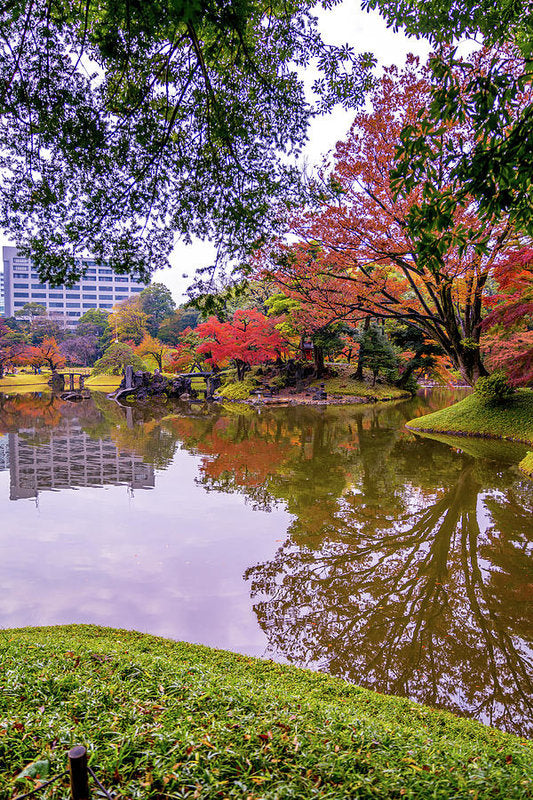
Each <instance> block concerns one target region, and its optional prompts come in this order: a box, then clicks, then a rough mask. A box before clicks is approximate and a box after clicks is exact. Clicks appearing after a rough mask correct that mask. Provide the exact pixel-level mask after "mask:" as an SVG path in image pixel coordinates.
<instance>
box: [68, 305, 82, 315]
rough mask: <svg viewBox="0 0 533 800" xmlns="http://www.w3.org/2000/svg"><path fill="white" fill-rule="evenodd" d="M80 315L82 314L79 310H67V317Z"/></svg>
mask: <svg viewBox="0 0 533 800" xmlns="http://www.w3.org/2000/svg"><path fill="white" fill-rule="evenodd" d="M67 305H68V303H67ZM79 316H80V312H79V311H67V317H79Z"/></svg>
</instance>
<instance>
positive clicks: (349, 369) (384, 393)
mask: <svg viewBox="0 0 533 800" xmlns="http://www.w3.org/2000/svg"><path fill="white" fill-rule="evenodd" d="M327 366H328V367H330V368H331V369H333V370H334V371H335V372H336V373H337V376H336V377H335V378H324V379H322V380H317V381H313V383H312V384H311V385H312V386H314V387H318V386H320V384H321V383H323V384H324V388H325V390H326V392H327V393H328V394H339V395H351V396H353V397H363V398H366V399H368V400H399V399H401V398H402V397H410V396H411V395H410V394H409V392H406V391H405V390H402V389H397V388H396V387H395V386H390V385H388V384H384V383H376V384H375V386H373V385H372V381H371V380H370V379H369V380H368V381H354V380H353V379H352V378H350V375H353V373H354V372H355V365H354V364H342V363H336V362H334V363H330V364H327Z"/></svg>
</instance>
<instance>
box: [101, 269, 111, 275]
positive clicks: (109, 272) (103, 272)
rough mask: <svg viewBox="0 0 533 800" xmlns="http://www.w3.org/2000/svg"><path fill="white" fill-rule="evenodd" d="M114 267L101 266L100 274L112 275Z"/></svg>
mask: <svg viewBox="0 0 533 800" xmlns="http://www.w3.org/2000/svg"><path fill="white" fill-rule="evenodd" d="M112 274H113V270H112V269H106V268H105V267H100V275H112Z"/></svg>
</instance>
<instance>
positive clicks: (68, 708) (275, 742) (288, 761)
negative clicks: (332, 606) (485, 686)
mask: <svg viewBox="0 0 533 800" xmlns="http://www.w3.org/2000/svg"><path fill="white" fill-rule="evenodd" d="M0 655H1V659H0V664H1V670H2V681H1V683H2V689H3V691H2V692H1V693H0V705H1V709H0V710H1V713H0V763H1V764H2V770H1V776H0V797H2V798H8V797H11V796H13V795H14V794H22V793H23V792H24V791H27V790H28V789H29V788H30V784H31V781H30V780H29V779H27V778H26V779H22V778H18V779H17V775H18V773H20V772H21V771H22V770H23V769H24V768H25V767H26V766H27V765H28V764H29V763H30V762H36V761H39V762H41V764H40V765H39V766H38V767H37V768H36V769H37V771H38V772H39V774H40V776H41V778H42V779H44V778H45V777H46V776H47V775H55V774H57V773H58V772H61V771H62V770H63V769H64V767H65V752H66V750H67V749H68V748H69V747H70V746H72V745H73V744H75V743H76V744H85V745H86V747H87V748H88V750H89V752H90V754H91V766H92V767H93V769H94V770H95V772H96V774H97V775H98V777H99V778H100V780H101V781H102V782H103V784H104V785H105V786H106V788H107V789H110V790H112V791H114V792H117V797H120V798H132V800H133V799H136V798H146V800H151V799H152V798H153V800H156V798H157V800H163V798H191V800H192V799H193V798H194V800H206V799H207V798H210V799H211V798H217V799H218V798H220V800H223V799H224V798H242V800H256V799H257V800H259V798H263V799H264V800H267V799H268V800H275V799H276V800H277V798H294V799H295V800H296V799H297V798H328V800H333V798H339V800H340V798H343V800H345V799H346V798H368V799H369V800H370V798H373V799H375V798H391V799H392V798H397V799H398V800H400V799H401V798H409V799H411V800H415V798H416V800H422V798H432V800H438V799H439V798H449V799H450V800H451V798H454V800H456V799H459V798H464V800H467V798H468V800H473V799H474V798H478V800H481V799H482V798H489V797H490V798H494V799H496V798H501V800H504V798H505V800H513V799H514V798H531V797H532V796H533V745H532V744H531V742H526V741H521V740H520V739H518V738H516V737H514V736H510V735H507V734H505V733H502V732H499V731H496V730H494V729H492V728H487V727H483V726H482V725H481V724H479V723H476V722H473V721H469V720H463V719H460V718H458V717H455V716H453V715H451V714H448V713H445V712H440V711H435V710H432V709H431V708H428V707H425V706H421V705H417V704H415V703H412V702H410V701H408V700H404V699H401V698H394V697H387V696H384V695H380V694H376V693H374V692H370V691H367V690H364V689H361V688H359V687H357V686H353V685H350V684H347V683H345V682H344V681H342V680H340V679H337V678H332V677H329V676H327V675H324V674H320V673H313V672H309V671H306V670H298V669H295V668H292V667H286V666H281V665H277V664H274V663H272V662H270V661H261V660H257V659H253V658H248V657H245V656H240V655H235V654H232V653H228V652H224V651H217V650H211V649H208V648H205V647H201V646H197V645H188V644H184V643H176V642H171V641H168V640H165V639H159V638H155V637H151V636H146V635H143V634H138V633H132V632H127V631H119V630H113V629H110V628H98V627H96V626H89V625H87V626H86V625H80V626H76V625H72V626H64V627H58V628H34V629H20V630H4V631H0ZM36 769H35V768H34V769H33V772H34V773H35V771H36ZM29 771H32V770H31V769H30V770H29ZM33 785H35V782H33ZM54 786H55V789H54V788H52V787H51V788H50V789H48V790H47V795H46V796H47V797H51V796H54V797H61V798H63V797H65V798H66V797H67V791H68V790H67V788H66V785H65V783H64V782H59V784H57V785H54ZM39 796H40V795H39Z"/></svg>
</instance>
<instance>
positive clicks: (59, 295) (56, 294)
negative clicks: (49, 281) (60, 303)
mask: <svg viewBox="0 0 533 800" xmlns="http://www.w3.org/2000/svg"><path fill="white" fill-rule="evenodd" d="M50 297H51V298H52V299H53V300H62V299H63V292H50Z"/></svg>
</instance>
